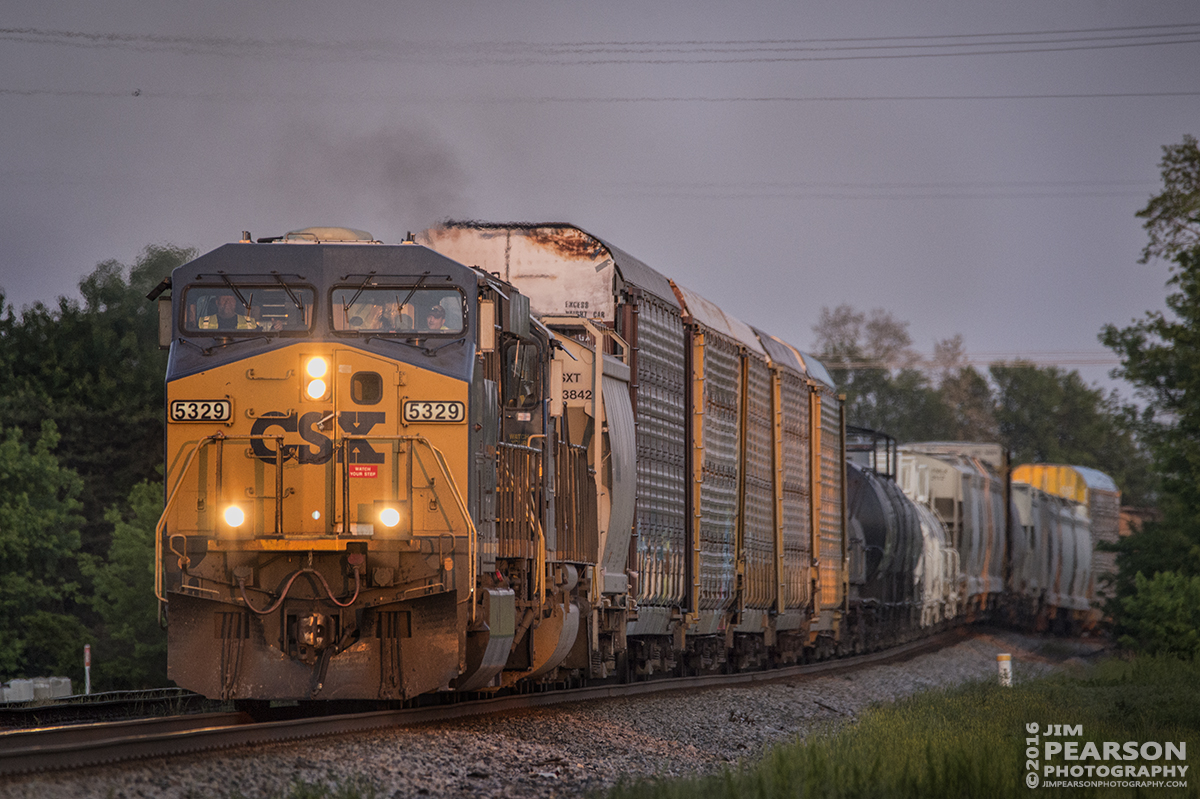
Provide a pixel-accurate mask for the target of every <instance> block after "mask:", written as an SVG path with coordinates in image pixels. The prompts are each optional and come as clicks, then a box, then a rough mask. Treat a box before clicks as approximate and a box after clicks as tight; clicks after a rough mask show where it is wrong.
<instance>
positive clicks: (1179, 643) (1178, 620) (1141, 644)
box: [1117, 571, 1200, 658]
mask: <svg viewBox="0 0 1200 799" xmlns="http://www.w3.org/2000/svg"><path fill="white" fill-rule="evenodd" d="M1117 603H1118V605H1119V607H1120V609H1121V621H1122V632H1121V633H1120V635H1119V636H1118V639H1117V640H1118V641H1119V642H1120V644H1121V646H1124V647H1126V648H1128V649H1135V650H1137V651H1139V652H1147V653H1150V654H1153V655H1176V656H1180V657H1186V658H1195V657H1200V576H1196V577H1188V576H1185V575H1182V574H1177V573H1175V572H1170V571H1166V572H1159V573H1158V574H1155V575H1154V577H1153V578H1147V577H1146V576H1145V575H1144V574H1138V575H1137V576H1136V577H1135V578H1134V590H1133V592H1131V593H1130V594H1128V595H1126V596H1122V597H1120V598H1118V599H1117Z"/></svg>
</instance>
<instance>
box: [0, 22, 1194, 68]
mask: <svg viewBox="0 0 1200 799" xmlns="http://www.w3.org/2000/svg"><path fill="white" fill-rule="evenodd" d="M0 41H10V42H16V43H22V44H32V45H45V46H57V47H75V48H88V49H112V50H125V51H133V52H143V53H146V52H164V53H175V54H181V55H201V56H203V55H217V56H221V57H243V58H256V59H279V58H284V59H299V60H330V59H336V60H354V61H386V62H430V63H458V64H464V65H497V64H499V65H507V66H542V65H559V66H595V65H602V64H648V65H656V64H657V65H665V64H749V63H788V62H802V61H830V60H864V59H895V58H934V57H962V56H977V55H1010V54H1018V53H1040V52H1064V51H1074V50H1102V49H1113V48H1129V47H1161V46H1165V45H1180V44H1195V43H1198V42H1200V22H1189V23H1176V24H1169V25H1139V26H1125V27H1111V28H1082V29H1068V30H1042V31H1016V32H999V33H969V34H944V35H926V36H894V37H862V38H848V37H839V38H801V39H749V40H747V39H725V40H721V39H715V40H683V41H625V42H620V41H597V42H589V41H573V42H572V41H568V42H522V41H498V40H496V41H487V40H484V41H471V42H461V41H429V40H416V41H388V40H381V39H367V40H337V39H303V38H258V37H240V36H177V35H175V36H172V35H161V34H138V33H98V32H92V31H70V30H59V29H49V28H15V27H8V28H0Z"/></svg>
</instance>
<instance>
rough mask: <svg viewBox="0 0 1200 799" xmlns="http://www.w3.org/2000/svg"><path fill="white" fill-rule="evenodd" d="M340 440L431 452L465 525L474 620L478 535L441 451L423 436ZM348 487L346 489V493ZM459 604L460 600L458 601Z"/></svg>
mask: <svg viewBox="0 0 1200 799" xmlns="http://www.w3.org/2000/svg"><path fill="white" fill-rule="evenodd" d="M342 441H412V442H415V443H421V444H424V445H425V446H427V447H429V451H430V452H432V453H433V457H434V458H435V459H436V460H437V464H438V468H440V469H441V470H442V476H443V477H445V478H446V482H447V483H449V485H450V493H451V494H453V495H454V502H455V504H456V505H457V506H458V512H459V513H461V514H462V517H463V521H464V522H466V525H467V584H468V586H469V591H468V594H467V599H466V600H464V601H469V602H470V603H471V621H472V622H474V621H475V582H476V581H477V580H478V577H479V575H478V573H477V571H476V569H477V564H476V560H477V559H478V541H477V539H478V536H479V532H478V531H477V530H476V529H475V522H474V521H472V519H471V513H470V511H468V510H467V503H466V502H464V501H463V498H462V493H461V492H460V491H459V490H458V484H457V483H456V482H454V475H453V474H452V473H451V472H450V467H449V466H448V465H446V458H445V456H444V455H442V451H441V450H440V449H438V448H437V447H435V446H434V445H433V443H432V442H431V441H430V440H429V439H427V438H426V437H425V436H416V435H409V436H363V435H343V436H342ZM342 462H343V466H344V467H345V470H344V473H343V475H342V479H343V480H344V481H346V483H345V484H346V485H349V481H350V459H349V458H342ZM348 491H349V489H347V493H348ZM344 504H346V505H347V507H346V508H345V509H344V510H343V513H344V514H345V516H346V519H345V520H344V522H343V524H344V525H346V526H345V527H343V529H345V530H349V503H348V502H345V503H344ZM459 604H460V605H461V604H462V602H459Z"/></svg>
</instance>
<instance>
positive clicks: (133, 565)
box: [83, 482, 168, 690]
mask: <svg viewBox="0 0 1200 799" xmlns="http://www.w3.org/2000/svg"><path fill="white" fill-rule="evenodd" d="M126 504H127V505H128V508H129V511H128V513H124V514H123V513H121V512H120V511H119V510H118V509H117V508H112V509H110V510H109V512H108V514H107V519H108V521H109V522H110V523H111V524H112V525H113V528H114V529H113V536H112V544H111V545H110V546H109V548H108V556H107V558H106V560H104V561H100V560H99V559H98V558H92V559H88V561H86V562H85V564H84V567H83V571H84V573H85V574H86V575H87V576H88V577H89V578H91V580H92V584H93V586H94V590H95V592H94V595H93V596H92V598H91V604H92V607H93V608H95V610H96V613H97V615H98V616H99V617H100V620H101V630H102V635H101V637H100V642H99V644H98V645H97V647H96V652H95V666H96V667H95V675H96V683H97V685H99V686H101V687H102V688H104V689H107V690H116V689H129V688H154V687H159V686H163V685H167V684H168V681H167V636H166V633H165V632H164V631H163V630H162V629H161V628H160V627H159V623H158V601H157V600H156V599H155V597H154V572H155V568H156V563H155V560H154V528H155V525H156V524H157V522H158V518H159V514H160V513H161V512H162V506H163V488H162V483H149V482H146V483H140V484H138V485H137V486H134V488H133V490H132V491H131V492H130V494H129V499H128V502H127V503H126Z"/></svg>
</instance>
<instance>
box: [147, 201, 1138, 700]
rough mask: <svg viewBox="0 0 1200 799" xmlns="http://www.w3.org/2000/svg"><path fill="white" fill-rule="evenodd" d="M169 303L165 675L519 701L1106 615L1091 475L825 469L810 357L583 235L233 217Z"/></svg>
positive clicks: (987, 469)
mask: <svg viewBox="0 0 1200 799" xmlns="http://www.w3.org/2000/svg"><path fill="white" fill-rule="evenodd" d="M418 242H419V243H418ZM168 289H169V291H170V294H169V295H166V294H164V295H163V296H162V297H161V298H159V303H160V304H159V308H160V332H161V339H162V341H163V343H164V345H165V346H169V347H170V358H169V371H168V374H167V402H166V414H167V433H166V494H167V496H166V507H165V509H164V512H163V515H162V519H161V520H160V522H159V525H158V530H157V536H156V541H157V555H158V557H157V570H156V574H157V577H156V591H157V594H158V598H159V601H160V603H161V607H162V608H163V609H164V612H165V618H166V620H167V624H168V636H169V676H170V677H171V678H172V679H173V680H175V682H176V683H178V684H179V685H180V686H182V687H185V688H189V689H192V690H194V691H197V692H200V693H202V694H205V695H207V696H210V697H219V698H225V699H246V700H263V699H272V700H305V699H355V700H411V699H413V698H415V697H418V696H421V695H423V694H428V693H431V692H438V691H460V692H488V691H495V690H500V689H511V690H530V689H531V688H533V687H536V686H537V685H539V684H558V685H563V684H567V685H570V684H581V683H583V682H585V681H588V680H592V681H594V680H604V679H610V680H614V679H615V680H629V679H645V678H648V677H650V676H652V675H655V674H694V673H701V672H715V671H729V670H744V669H757V668H766V667H769V666H771V665H774V664H786V663H795V662H798V661H802V660H805V659H811V658H819V657H829V656H834V655H836V654H840V653H848V652H857V651H864V650H868V649H874V648H878V647H881V646H886V645H889V644H891V643H895V642H899V641H903V640H907V639H910V638H912V637H915V636H918V635H922V634H925V633H927V632H929V631H932V630H936V629H941V628H943V627H945V626H947V625H951V624H956V623H960V622H961V621H964V620H973V619H996V620H1004V621H1009V622H1014V623H1019V624H1022V625H1026V626H1030V627H1038V628H1047V627H1054V628H1056V629H1060V630H1078V629H1080V628H1082V627H1084V626H1086V625H1089V624H1091V623H1093V622H1094V620H1095V615H1096V614H1095V611H1094V610H1093V609H1092V606H1091V602H1090V600H1091V598H1092V597H1093V595H1094V592H1095V569H1093V566H1092V561H1093V546H1092V542H1093V540H1094V538H1096V536H1097V535H1100V536H1101V537H1111V536H1114V535H1115V510H1116V508H1115V504H1113V503H1115V502H1116V499H1115V498H1116V497H1117V495H1116V493H1115V486H1113V485H1112V481H1111V480H1108V478H1107V477H1105V476H1104V475H1103V474H1101V473H1099V472H1094V471H1092V470H1085V469H1075V468H1073V467H1050V466H1036V467H1021V468H1020V469H1017V470H1011V469H1010V468H1009V465H1008V463H1007V462H1006V460H1005V456H1004V452H1003V451H1002V450H1001V449H1000V448H999V447H998V446H995V445H986V444H963V443H935V444H917V445H907V446H905V447H901V448H899V449H897V448H894V447H884V448H882V449H880V448H878V447H876V446H874V445H872V447H871V448H870V450H869V452H866V451H862V452H855V451H854V450H855V448H854V447H853V446H852V447H851V448H850V449H851V452H850V457H849V458H848V456H847V430H846V423H845V417H844V412H843V407H842V402H841V398H840V397H839V395H838V393H837V390H836V388H835V387H834V385H833V383H832V380H831V379H830V377H829V375H828V373H827V372H826V371H825V369H824V368H823V367H822V366H821V364H820V363H819V362H818V361H816V360H815V359H814V358H812V357H811V356H809V355H807V354H806V353H803V352H801V351H800V350H798V349H796V348H795V347H793V346H792V345H790V344H788V343H787V342H785V341H783V340H781V339H779V338H777V337H775V336H773V335H771V334H770V333H768V332H765V331H763V330H759V329H757V328H754V327H751V326H749V325H747V324H745V323H743V322H741V321H739V320H737V319H735V318H733V317H731V316H729V315H728V314H726V313H724V312H723V311H722V310H721V309H720V308H719V307H718V306H717V305H715V304H713V303H712V302H710V301H708V300H705V299H704V298H702V297H700V296H699V295H697V294H696V293H695V292H693V291H690V290H689V289H687V288H685V287H683V286H681V285H679V284H677V283H675V282H673V281H671V280H669V279H668V278H666V277H665V276H663V275H662V274H660V273H659V272H657V271H655V270H654V269H652V268H650V267H649V266H647V265H646V264H644V263H642V262H641V261H638V260H637V259H636V258H633V257H632V256H630V255H628V254H627V253H625V252H623V251H622V250H620V249H617V248H616V247H613V246H612V245H610V244H608V243H606V242H604V241H602V240H600V239H597V238H595V237H594V236H591V235H589V234H587V233H585V232H583V231H582V230H579V229H578V228H575V227H572V226H569V225H556V224H550V225H489V224H479V223H461V224H456V223H446V224H443V225H441V226H439V227H437V228H434V229H431V230H428V231H426V232H424V233H423V234H421V235H420V236H419V237H417V239H413V237H411V236H410V238H409V240H408V241H406V242H404V243H402V244H398V245H385V244H382V243H380V242H378V241H374V240H373V239H372V237H371V236H370V235H369V234H367V233H365V232H362V231H356V230H349V229H345V228H307V229H305V230H301V231H296V232H293V233H289V234H287V235H286V236H283V237H280V238H278V239H270V240H261V239H260V240H259V241H258V242H257V243H255V242H252V241H251V239H250V236H249V234H248V233H247V234H244V235H243V240H242V241H241V242H239V243H236V244H228V245H225V246H223V247H221V248H219V249H217V250H214V251H213V252H210V253H208V254H206V255H203V256H201V257H199V258H197V259H195V260H193V261H191V262H190V263H188V264H185V265H184V266H181V267H179V268H178V269H177V270H175V273H174V274H173V275H172V277H171V278H170V280H169V281H164V284H163V285H162V286H161V287H160V289H158V290H157V291H158V292H159V293H163V292H165V291H166V290H168ZM860 449H861V448H860ZM860 456H861V457H860ZM854 460H864V463H856V462H852V461H854ZM881 464H882V465H881ZM1022 470H1024V471H1022ZM1110 522H1111V525H1112V528H1113V530H1112V532H1111V533H1109V532H1106V531H1107V527H1105V528H1104V531H1101V530H1100V529H1099V527H1100V526H1103V525H1107V524H1109V523H1110Z"/></svg>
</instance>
